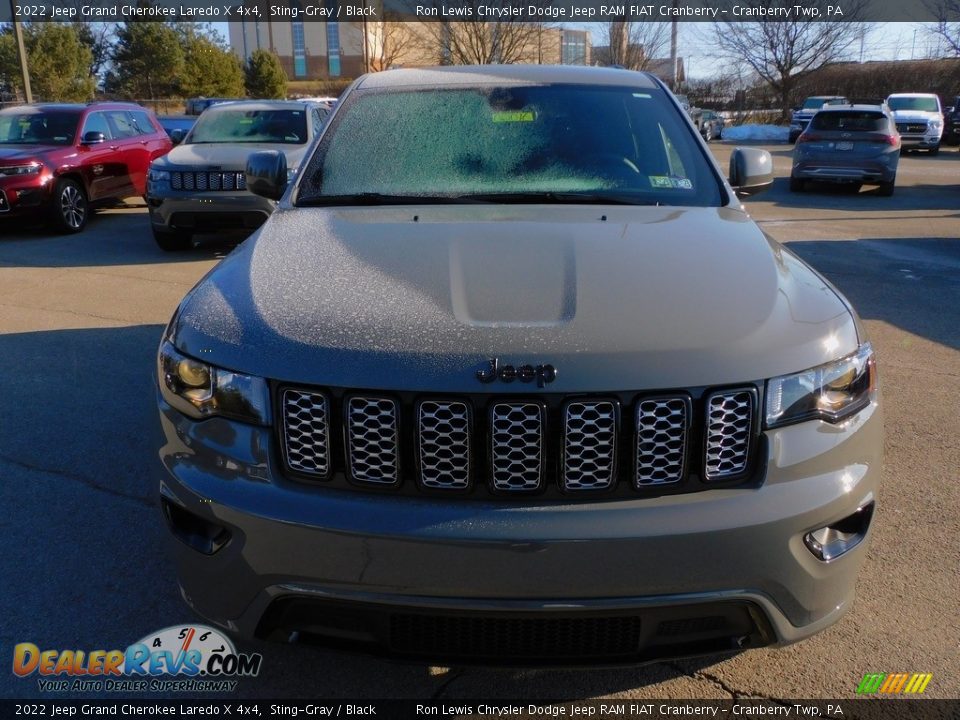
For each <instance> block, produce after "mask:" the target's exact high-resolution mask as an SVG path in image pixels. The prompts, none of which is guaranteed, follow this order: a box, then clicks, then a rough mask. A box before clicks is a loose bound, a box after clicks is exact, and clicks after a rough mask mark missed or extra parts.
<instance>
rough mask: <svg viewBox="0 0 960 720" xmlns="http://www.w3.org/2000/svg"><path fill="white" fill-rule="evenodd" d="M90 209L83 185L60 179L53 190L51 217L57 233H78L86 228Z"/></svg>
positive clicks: (71, 180)
mask: <svg viewBox="0 0 960 720" xmlns="http://www.w3.org/2000/svg"><path fill="white" fill-rule="evenodd" d="M89 215H90V207H89V205H88V204H87V193H86V191H85V190H84V189H83V185H81V184H80V183H78V182H77V181H76V180H73V179H71V178H61V179H60V180H58V181H57V184H56V186H55V187H54V189H53V217H52V218H51V222H52V224H53V227H54V229H55V230H56V231H57V232H61V233H65V234H73V233H78V232H80V231H81V230H83V229H84V228H85V227H86V226H87V218H88V217H89Z"/></svg>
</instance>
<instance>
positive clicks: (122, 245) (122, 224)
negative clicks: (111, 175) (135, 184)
mask: <svg viewBox="0 0 960 720" xmlns="http://www.w3.org/2000/svg"><path fill="white" fill-rule="evenodd" d="M249 234H250V233H248V232H236V231H232V232H224V233H222V234H213V235H197V236H196V237H195V243H196V247H195V248H194V249H193V250H189V251H186V252H165V251H163V250H161V249H160V248H159V247H157V244H156V243H155V242H154V241H153V237H152V235H151V233H150V220H149V217H148V216H147V212H146V208H145V207H143V208H138V207H136V206H132V205H130V206H125V207H124V208H123V210H121V211H117V210H113V209H111V210H107V211H100V212H96V213H94V214H93V215H92V216H91V217H90V220H89V222H88V223H87V227H86V228H85V229H84V230H83V232H80V233H77V234H76V235H61V234H58V233H55V232H53V231H52V230H50V229H49V228H47V227H46V226H44V225H43V224H42V223H37V222H27V221H24V220H20V219H11V220H9V221H5V222H4V223H2V224H0V267H3V266H8V267H56V268H61V267H62V268H66V267H94V266H110V265H148V264H157V263H176V262H193V261H197V260H217V259H220V258H223V257H225V256H226V255H227V254H229V253H230V252H231V251H232V250H233V249H234V248H235V247H236V246H237V245H238V244H239V243H241V242H243V241H244V240H245V239H246V238H247V237H248V236H249Z"/></svg>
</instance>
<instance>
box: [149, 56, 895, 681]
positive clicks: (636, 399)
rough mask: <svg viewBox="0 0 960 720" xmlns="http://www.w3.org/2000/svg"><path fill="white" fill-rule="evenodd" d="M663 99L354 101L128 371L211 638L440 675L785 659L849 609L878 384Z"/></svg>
mask: <svg viewBox="0 0 960 720" xmlns="http://www.w3.org/2000/svg"><path fill="white" fill-rule="evenodd" d="M770 169H771V165H770V156H769V154H768V153H766V152H763V151H760V150H755V149H743V150H737V151H735V152H734V156H733V161H732V163H731V173H730V182H729V183H728V182H727V181H726V180H725V179H724V178H723V176H722V174H721V173H720V171H719V170H718V168H717V167H716V165H715V164H714V162H713V161H712V160H711V157H710V155H709V152H708V150H707V147H706V145H705V143H704V142H703V140H702V139H701V138H700V137H698V135H697V133H696V131H695V129H694V128H693V126H692V125H691V124H690V123H689V122H688V121H687V119H686V118H685V117H684V115H683V110H682V108H681V107H680V106H679V104H677V102H676V100H675V99H674V98H673V97H672V95H671V94H670V93H669V91H668V90H667V89H666V88H665V86H664V85H663V84H662V83H661V82H660V81H659V80H657V79H656V78H654V77H653V76H650V75H646V74H641V73H634V72H630V71H626V70H617V69H600V68H575V67H563V68H561V67H552V68H551V67H523V66H510V65H504V66H490V67H479V68H442V69H430V70H392V71H388V72H382V73H377V74H374V75H369V76H365V77H362V78H360V79H359V80H357V81H356V82H355V83H354V84H353V85H352V86H351V88H350V89H348V91H347V92H346V94H345V95H344V97H343V100H342V102H341V103H340V104H339V105H338V107H337V109H336V110H335V111H334V114H333V115H332V116H331V119H330V121H329V123H328V125H327V126H326V128H325V129H324V131H323V134H322V136H321V138H320V139H319V142H318V143H317V145H316V146H315V147H314V148H313V150H312V152H311V155H310V157H309V158H308V159H307V160H306V161H305V164H304V165H303V166H302V170H301V172H300V173H299V175H298V177H297V178H296V180H295V181H294V182H293V183H288V182H287V174H286V166H285V164H284V158H283V155H282V154H279V153H276V152H270V151H265V152H260V153H256V154H254V155H252V156H251V158H250V160H249V161H248V166H247V184H248V187H249V188H250V190H251V191H252V192H255V193H260V194H262V195H264V196H266V197H270V198H278V197H279V198H282V199H281V200H280V202H279V206H278V209H277V211H276V212H275V213H274V214H273V215H272V216H271V217H270V219H269V220H268V221H267V223H266V224H265V225H264V226H263V227H262V228H260V230H259V231H258V232H257V233H256V234H254V236H253V237H251V238H250V239H249V240H248V241H247V242H245V243H243V244H242V245H241V246H240V247H238V248H237V249H236V250H234V252H233V253H232V254H231V255H229V256H228V257H227V258H226V259H225V260H224V261H223V262H221V263H220V265H218V266H217V267H216V268H215V269H214V270H213V271H212V272H211V273H209V274H208V275H207V276H206V277H205V278H204V279H203V280H202V281H201V282H200V283H199V284H198V285H197V286H196V287H195V288H194V289H193V290H192V291H191V292H190V294H189V295H188V296H187V297H186V298H185V299H184V300H183V302H182V303H181V305H180V307H179V308H178V310H177V311H176V314H175V315H174V317H173V319H172V320H171V321H170V324H169V326H168V328H167V329H166V331H165V333H164V336H163V339H162V342H161V346H160V350H159V357H158V368H157V371H158V381H159V394H158V403H159V409H160V420H161V424H162V427H163V431H164V433H165V436H166V443H165V444H164V445H163V447H162V448H161V450H160V459H161V460H162V463H163V465H164V467H165V471H164V472H163V478H162V480H161V482H160V498H161V507H162V511H163V514H164V516H165V521H166V523H167V527H168V528H169V531H170V535H171V538H172V540H171V546H172V548H173V551H174V553H175V557H176V562H177V566H178V572H179V582H180V587H181V591H182V595H183V597H184V599H185V600H186V601H187V603H188V604H189V605H190V606H191V607H192V608H193V609H194V610H195V611H196V612H197V613H199V614H200V615H201V616H203V617H204V618H206V619H207V620H208V621H210V622H212V623H214V624H216V625H217V626H219V627H222V628H225V629H227V630H229V631H232V632H235V633H237V634H240V635H242V636H257V637H261V638H273V639H282V640H287V639H290V638H294V637H296V638H301V639H303V638H310V639H313V640H315V641H323V642H326V643H328V644H330V645H333V646H350V647H360V648H366V649H368V650H370V651H373V652H377V653H383V654H387V655H392V656H399V657H404V658H415V659H419V660H424V661H431V662H444V663H448V664H451V663H457V664H461V663H471V662H474V663H484V664H487V663H489V664H522V665H540V664H550V663H555V664H578V665H579V664H589V663H599V664H603V663H617V664H622V663H641V662H646V661H650V660H654V659H659V658H664V657H673V656H686V655H695V654H700V653H714V652H722V651H737V650H742V649H744V648H755V647H760V646H764V645H782V644H786V643H790V642H794V641H796V640H799V639H801V638H803V637H806V636H808V635H810V634H812V633H815V632H817V631H819V630H821V629H823V628H825V627H827V626H828V625H830V624H831V623H833V622H835V621H836V620H837V619H838V618H839V617H840V616H841V615H843V613H844V612H846V611H847V610H848V608H849V607H850V606H851V603H852V600H853V594H854V583H855V579H856V574H857V570H858V568H859V566H860V565H861V563H862V562H863V560H864V557H865V547H866V543H865V542H864V541H865V540H866V539H867V538H868V537H869V532H870V521H871V517H872V514H873V509H874V504H875V501H876V498H877V488H878V483H879V476H880V466H881V445H882V417H881V409H880V405H879V401H878V394H877V386H876V371H875V367H874V354H873V351H872V349H871V346H870V344H869V343H868V342H867V339H866V337H865V335H864V329H863V327H862V325H861V324H860V321H859V320H858V319H857V316H856V314H855V313H854V311H853V310H852V309H851V307H850V305H849V304H848V302H847V301H846V300H845V299H844V298H843V297H842V296H841V295H840V294H839V293H838V292H837V291H836V290H835V289H834V288H833V287H831V286H830V284H829V283H827V282H826V281H825V280H824V279H823V278H821V277H820V276H819V275H818V274H817V273H816V272H814V271H813V270H811V269H810V268H809V267H807V266H806V265H804V264H803V263H802V262H801V261H800V260H799V259H798V258H797V257H795V256H794V255H793V254H791V253H790V251H789V250H788V249H786V248H784V247H781V246H780V245H778V244H777V243H776V242H774V241H773V240H771V239H770V238H768V237H766V236H765V235H764V234H763V233H762V232H761V231H760V229H758V227H757V226H756V225H755V224H754V223H753V221H752V220H751V219H750V217H749V216H748V215H747V213H746V212H745V211H744V208H743V207H742V205H741V204H740V202H739V201H738V199H737V196H738V194H747V193H750V192H751V191H755V190H759V189H762V188H763V187H764V186H765V185H766V184H768V183H769V182H770V181H771V179H772V177H771V174H770Z"/></svg>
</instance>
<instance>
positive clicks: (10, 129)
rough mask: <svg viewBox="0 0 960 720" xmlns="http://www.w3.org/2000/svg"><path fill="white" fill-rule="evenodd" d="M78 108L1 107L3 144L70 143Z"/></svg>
mask: <svg viewBox="0 0 960 720" xmlns="http://www.w3.org/2000/svg"><path fill="white" fill-rule="evenodd" d="M79 119H80V112H79V111H70V110H30V111H24V110H17V109H11V110H4V111H0V145H71V144H73V140H74V137H75V136H76V133H77V122H78V121H79Z"/></svg>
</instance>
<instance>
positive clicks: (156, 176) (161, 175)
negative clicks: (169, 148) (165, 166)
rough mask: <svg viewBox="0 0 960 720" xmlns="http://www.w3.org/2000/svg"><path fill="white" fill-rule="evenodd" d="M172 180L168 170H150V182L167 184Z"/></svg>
mask: <svg viewBox="0 0 960 720" xmlns="http://www.w3.org/2000/svg"><path fill="white" fill-rule="evenodd" d="M169 180H170V173H169V172H167V171H166V170H154V169H153V168H150V182H167V181H169Z"/></svg>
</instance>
